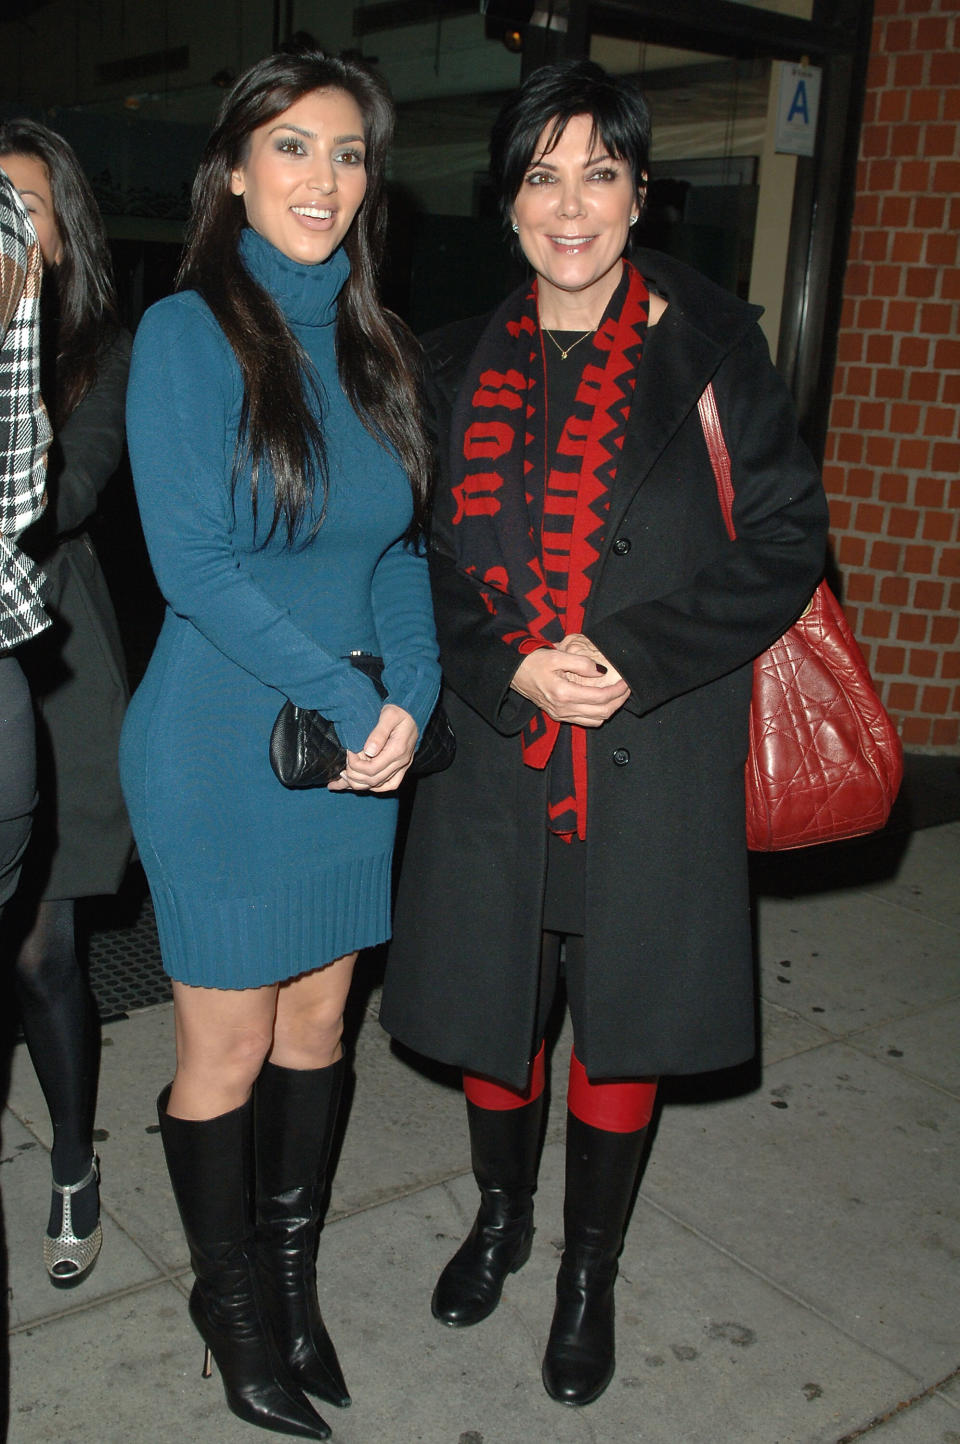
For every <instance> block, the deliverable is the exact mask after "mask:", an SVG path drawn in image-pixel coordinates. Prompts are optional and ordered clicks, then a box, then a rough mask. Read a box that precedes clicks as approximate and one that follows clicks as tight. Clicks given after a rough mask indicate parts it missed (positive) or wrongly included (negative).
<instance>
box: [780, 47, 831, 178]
mask: <svg viewBox="0 0 960 1444" xmlns="http://www.w3.org/2000/svg"><path fill="white" fill-rule="evenodd" d="M820 74H821V72H820V70H819V68H818V67H817V66H815V65H793V64H791V63H790V62H788V61H781V62H780V95H779V100H778V104H777V144H776V149H777V150H778V151H779V152H780V153H781V154H783V155H813V142H814V138H815V137H816V133H817V107H818V106H819V104H820Z"/></svg>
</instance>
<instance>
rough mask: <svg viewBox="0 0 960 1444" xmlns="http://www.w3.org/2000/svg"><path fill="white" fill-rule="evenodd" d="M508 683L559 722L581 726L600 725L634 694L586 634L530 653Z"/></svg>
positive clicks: (577, 634) (572, 635)
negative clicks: (631, 693)
mask: <svg viewBox="0 0 960 1444" xmlns="http://www.w3.org/2000/svg"><path fill="white" fill-rule="evenodd" d="M510 685H511V686H512V687H513V689H514V691H515V692H519V693H520V695H521V696H522V697H527V698H528V699H529V700H530V701H531V702H534V703H536V705H537V706H538V707H539V708H541V709H542V711H544V712H546V714H547V716H548V717H552V718H553V720H554V721H555V722H573V723H575V724H576V725H577V726H579V727H599V726H601V724H602V723H604V722H606V721H607V719H608V718H609V717H612V716H613V714H614V712H617V711H619V709H620V708H621V707H622V706H623V704H624V702H625V701H626V700H627V698H628V697H629V696H630V688H629V687H628V686H627V684H626V682H625V681H624V680H623V678H622V677H621V675H620V673H619V672H618V671H617V669H616V668H615V667H614V666H613V665H612V664H611V663H610V662H608V661H607V659H606V657H605V656H604V655H603V653H602V652H599V651H598V650H597V648H596V647H595V646H594V645H593V643H592V642H591V641H590V638H589V637H585V636H584V635H583V633H582V632H571V633H569V634H568V635H567V636H566V637H564V639H563V641H562V642H560V643H558V645H557V646H556V647H541V648H540V649H539V650H538V651H536V652H529V653H528V654H527V655H526V656H525V657H524V659H523V661H522V662H521V663H520V666H519V667H518V668H517V670H516V672H515V673H514V676H513V681H512V682H511V684H510Z"/></svg>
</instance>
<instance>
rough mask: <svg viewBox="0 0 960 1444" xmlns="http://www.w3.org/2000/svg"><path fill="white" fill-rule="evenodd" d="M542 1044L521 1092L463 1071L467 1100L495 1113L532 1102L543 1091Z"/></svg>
mask: <svg viewBox="0 0 960 1444" xmlns="http://www.w3.org/2000/svg"><path fill="white" fill-rule="evenodd" d="M544 1046H545V1045H544V1044H543V1043H541V1044H540V1052H539V1053H538V1054H537V1056H536V1057H535V1058H534V1060H533V1062H532V1063H531V1064H530V1078H529V1080H528V1082H527V1086H526V1088H525V1089H524V1090H523V1092H522V1093H517V1092H516V1091H515V1090H514V1089H513V1088H504V1086H503V1084H502V1083H495V1082H494V1080H493V1079H492V1078H482V1077H480V1075H479V1074H477V1073H464V1075H463V1091H464V1094H465V1096H466V1097H467V1099H468V1100H469V1102H471V1103H473V1104H475V1105H476V1107H477V1108H489V1109H491V1110H492V1111H494V1112H496V1113H505V1112H506V1111H507V1110H508V1109H510V1108H524V1107H525V1106H526V1105H527V1104H528V1103H533V1102H534V1100H535V1099H537V1098H539V1097H540V1094H541V1093H542V1092H543V1086H544V1082H545V1079H546V1073H545V1070H544V1066H543V1050H544Z"/></svg>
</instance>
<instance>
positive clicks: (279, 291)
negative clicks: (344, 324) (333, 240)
mask: <svg viewBox="0 0 960 1444" xmlns="http://www.w3.org/2000/svg"><path fill="white" fill-rule="evenodd" d="M240 255H241V256H242V258H243V263H244V265H245V266H246V268H247V270H248V271H249V272H250V274H251V276H252V277H253V279H254V280H255V281H257V282H258V283H259V285H261V286H262V287H263V288H264V290H265V291H269V293H270V295H271V296H272V297H273V299H274V300H275V301H276V302H277V305H278V306H279V307H280V309H281V311H282V312H283V314H284V315H285V316H286V318H287V320H288V321H290V322H292V323H293V324H294V325H297V326H329V325H330V324H331V323H332V322H333V321H334V320H336V315H337V297H338V296H339V294H340V291H341V290H342V288H343V283H344V282H345V281H346V279H347V276H348V275H349V274H350V261H349V259H348V257H347V253H346V251H345V250H344V249H343V247H342V246H338V247H337V249H336V250H335V251H334V253H333V255H332V256H330V257H328V259H327V260H326V261H321V262H320V263H319V264H318V265H315V266H305V265H304V264H303V263H302V262H301V261H292V260H291V259H290V257H289V256H285V255H284V254H283V252H282V251H278V250H277V248H276V246H274V245H271V243H270V242H269V241H268V240H266V239H265V237H263V236H261V235H260V233H259V232H258V231H255V230H253V229H252V227H251V226H245V227H244V229H243V230H242V231H241V233H240Z"/></svg>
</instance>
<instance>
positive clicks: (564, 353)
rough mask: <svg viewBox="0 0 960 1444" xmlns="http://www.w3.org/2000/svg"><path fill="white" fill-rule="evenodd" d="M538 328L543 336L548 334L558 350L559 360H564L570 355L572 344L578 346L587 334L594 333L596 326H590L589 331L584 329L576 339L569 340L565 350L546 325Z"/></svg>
mask: <svg viewBox="0 0 960 1444" xmlns="http://www.w3.org/2000/svg"><path fill="white" fill-rule="evenodd" d="M540 329H541V331H542V332H543V334H544V335H545V336H549V337H550V340H551V341H552V342H553V344H554V346H556V348H557V350H558V351H559V352H560V360H561V361H566V359H567V357H568V356H569V355H570V352H571V351H572V350H573V348H574V346H579V345H580V342H581V341H586V339H587V337H588V336H592V335H593V333H594V331H596V329H597V328H596V326H592V327H591V328H590V330H589V331H584V333H583V335H582V336H578V337H577V339H576V341H571V342H570V345H569V346H568V347H567V349H566V350H564V349H563V347H562V346H561V345H560V342H559V341H558V340H557V338H556V336H555V335H554V334H553V332H552V331H548V330H547V328H546V326H541V327H540Z"/></svg>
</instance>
